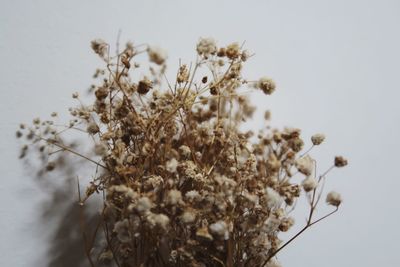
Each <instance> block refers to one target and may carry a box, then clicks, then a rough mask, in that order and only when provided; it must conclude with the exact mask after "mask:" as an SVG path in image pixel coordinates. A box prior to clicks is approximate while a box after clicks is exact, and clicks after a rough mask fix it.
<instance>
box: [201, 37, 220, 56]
mask: <svg viewBox="0 0 400 267" xmlns="http://www.w3.org/2000/svg"><path fill="white" fill-rule="evenodd" d="M196 50H197V53H198V54H199V55H200V56H204V57H205V58H207V57H209V56H210V55H214V54H215V53H217V45H216V43H215V40H214V39H213V38H200V41H199V42H198V43H197V47H196Z"/></svg>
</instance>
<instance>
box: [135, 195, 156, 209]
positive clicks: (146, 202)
mask: <svg viewBox="0 0 400 267" xmlns="http://www.w3.org/2000/svg"><path fill="white" fill-rule="evenodd" d="M152 206H153V204H152V202H151V200H150V199H149V198H148V197H141V198H139V199H138V201H137V204H136V210H137V211H138V212H140V213H144V212H146V211H148V210H150V209H151V207H152Z"/></svg>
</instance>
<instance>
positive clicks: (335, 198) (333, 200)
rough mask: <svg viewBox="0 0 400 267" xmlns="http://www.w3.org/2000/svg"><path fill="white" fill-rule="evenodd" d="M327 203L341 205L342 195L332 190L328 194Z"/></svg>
mask: <svg viewBox="0 0 400 267" xmlns="http://www.w3.org/2000/svg"><path fill="white" fill-rule="evenodd" d="M326 203H328V204H329V205H332V206H335V207H339V205H340V203H342V197H341V196H340V194H339V193H337V192H335V191H331V192H329V193H328V195H327V196H326Z"/></svg>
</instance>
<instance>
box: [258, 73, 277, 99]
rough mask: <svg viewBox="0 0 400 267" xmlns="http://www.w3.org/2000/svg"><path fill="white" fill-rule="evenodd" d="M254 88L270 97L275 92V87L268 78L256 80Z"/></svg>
mask: <svg viewBox="0 0 400 267" xmlns="http://www.w3.org/2000/svg"><path fill="white" fill-rule="evenodd" d="M256 87H257V88H259V89H261V90H262V91H263V92H264V94H266V95H270V94H272V93H273V92H274V91H275V88H276V85H275V82H274V81H273V80H272V79H270V78H268V77H262V78H260V80H258V82H257V85H256Z"/></svg>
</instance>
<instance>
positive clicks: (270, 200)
mask: <svg viewBox="0 0 400 267" xmlns="http://www.w3.org/2000/svg"><path fill="white" fill-rule="evenodd" d="M265 196H266V198H267V205H268V207H269V208H271V209H272V208H278V207H280V206H281V204H282V202H283V198H282V197H281V195H279V193H278V192H276V191H275V190H274V189H272V188H271V187H267V188H266V189H265Z"/></svg>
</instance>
